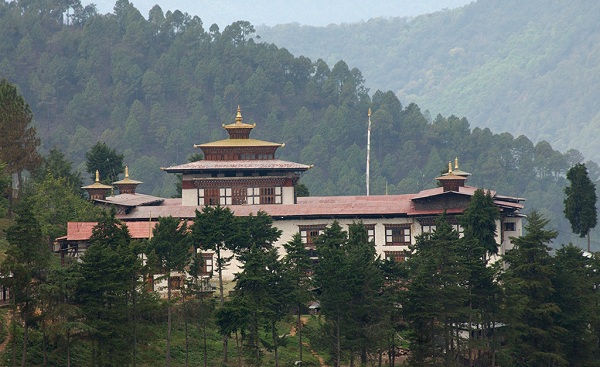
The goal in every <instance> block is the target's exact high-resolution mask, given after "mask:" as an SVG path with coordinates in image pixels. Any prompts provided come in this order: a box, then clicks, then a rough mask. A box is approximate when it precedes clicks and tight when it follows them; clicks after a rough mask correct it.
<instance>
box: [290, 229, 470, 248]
mask: <svg viewBox="0 0 600 367" xmlns="http://www.w3.org/2000/svg"><path fill="white" fill-rule="evenodd" d="M364 226H365V228H366V230H367V236H368V238H369V242H375V224H365V225H364ZM384 226H385V245H386V246H408V245H410V243H411V228H410V224H384ZM325 227H326V225H325V224H322V225H311V226H300V236H301V237H302V242H304V243H305V244H307V245H313V244H314V240H315V239H316V238H317V237H318V236H319V235H320V234H321V233H323V230H324V229H325ZM452 228H453V229H454V230H455V231H456V232H458V233H459V235H460V236H461V237H462V235H463V228H462V226H461V225H459V224H453V225H452ZM435 230H436V226H435V224H424V225H422V226H421V232H422V233H433V232H435Z"/></svg>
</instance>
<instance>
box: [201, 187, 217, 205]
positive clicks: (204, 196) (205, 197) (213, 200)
mask: <svg viewBox="0 0 600 367" xmlns="http://www.w3.org/2000/svg"><path fill="white" fill-rule="evenodd" d="M217 204H219V189H198V205H199V206H203V205H217Z"/></svg>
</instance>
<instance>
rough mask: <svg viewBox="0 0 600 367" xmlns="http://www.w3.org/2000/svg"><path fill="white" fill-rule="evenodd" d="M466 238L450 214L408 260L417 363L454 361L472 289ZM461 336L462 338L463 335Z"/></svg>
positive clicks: (407, 309)
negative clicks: (463, 247) (463, 249)
mask: <svg viewBox="0 0 600 367" xmlns="http://www.w3.org/2000/svg"><path fill="white" fill-rule="evenodd" d="M459 245H460V240H459V238H458V233H457V232H456V231H454V230H453V228H452V226H451V225H450V224H449V223H448V221H447V219H446V217H445V216H442V217H440V218H439V219H438V220H437V222H436V231H435V232H433V233H432V234H429V233H425V234H423V235H422V236H419V237H418V238H417V241H416V244H415V245H414V246H412V247H411V250H412V251H413V252H414V253H413V255H411V257H410V258H409V260H408V266H409V268H410V269H411V272H412V274H411V281H410V282H409V284H408V289H407V292H406V295H405V299H404V306H403V312H404V317H405V318H406V320H407V322H408V323H409V325H410V327H411V329H412V334H411V335H410V349H411V352H412V354H411V359H410V365H412V366H436V365H438V364H441V363H442V361H444V362H445V365H449V363H451V361H452V360H453V356H452V355H451V354H450V353H447V351H448V350H449V349H450V348H451V346H452V345H456V344H457V341H458V340H456V339H458V338H460V336H459V335H458V333H456V332H455V329H456V325H459V324H460V323H461V322H463V321H464V320H465V310H464V308H463V307H464V305H465V304H467V303H468V297H469V293H468V290H467V289H466V288H465V287H463V286H462V285H463V282H464V280H465V279H466V278H467V274H468V273H467V269H466V268H465V267H464V266H463V263H462V262H461V261H460V247H459ZM458 342H459V341H458Z"/></svg>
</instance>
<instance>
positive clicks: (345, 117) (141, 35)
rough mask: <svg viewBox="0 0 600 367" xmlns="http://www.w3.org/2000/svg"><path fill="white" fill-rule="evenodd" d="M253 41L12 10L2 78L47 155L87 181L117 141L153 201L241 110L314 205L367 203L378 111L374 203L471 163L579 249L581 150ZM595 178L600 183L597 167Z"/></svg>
mask: <svg viewBox="0 0 600 367" xmlns="http://www.w3.org/2000/svg"><path fill="white" fill-rule="evenodd" d="M437 16H441V15H436V16H435V17H437ZM419 19H421V18H419ZM205 27H206V28H208V29H206V28H205ZM253 31H254V28H253V26H252V25H251V24H249V23H247V22H243V21H240V22H235V23H233V24H231V25H229V26H227V27H225V28H224V29H223V30H219V29H218V27H217V26H214V25H213V26H206V25H203V23H202V20H201V19H200V18H199V17H197V16H190V15H188V14H184V13H181V12H178V11H175V12H167V13H163V11H162V10H161V9H160V8H159V7H154V8H153V9H152V11H151V12H150V14H149V18H148V19H146V18H144V16H142V14H140V12H139V11H138V10H137V9H136V8H135V7H133V5H131V4H129V3H128V1H127V0H119V1H118V2H117V4H116V6H115V11H114V13H111V14H105V15H103V14H98V13H97V12H96V11H95V9H94V8H93V7H85V8H84V7H81V6H79V5H77V4H76V5H74V6H73V7H71V8H67V7H61V5H55V6H54V5H51V4H49V3H47V2H45V1H29V2H18V3H15V2H10V3H6V2H0V50H1V52H0V55H1V56H0V57H1V58H2V59H1V60H0V77H5V78H7V79H8V80H9V81H10V82H12V83H15V84H16V85H18V87H19V88H20V91H21V93H22V94H23V96H24V97H25V99H26V101H27V102H28V103H29V104H30V105H31V107H32V110H33V112H34V116H35V122H36V126H37V130H38V135H39V136H40V137H41V138H42V146H43V149H44V150H45V151H47V150H49V149H51V148H53V147H57V148H58V149H60V150H62V151H63V152H64V153H65V154H66V157H67V158H68V159H70V160H72V161H73V162H74V163H75V167H79V170H80V171H81V172H84V171H85V169H84V163H83V162H84V160H85V153H86V152H87V151H89V149H90V148H91V147H92V146H94V145H95V144H96V143H97V142H98V141H102V142H105V143H106V144H107V145H108V146H109V147H112V148H114V149H116V150H117V151H118V152H120V153H123V154H124V155H125V160H124V163H125V164H127V165H129V172H130V174H131V177H132V178H134V179H136V180H140V181H143V182H144V184H143V185H142V186H140V190H139V191H140V192H145V193H152V194H155V195H163V196H170V195H173V194H174V193H175V187H176V181H177V179H176V177H174V176H172V175H168V174H166V173H164V172H162V171H160V170H159V167H161V166H163V167H164V166H168V165H171V164H175V163H183V162H185V160H186V159H187V157H188V156H189V155H190V154H192V153H195V152H194V150H193V148H192V147H193V144H199V143H204V142H208V141H212V140H216V139H219V138H224V137H225V133H224V131H223V129H222V128H221V125H222V124H223V123H230V122H232V121H233V119H234V116H235V111H236V108H237V106H238V105H241V108H242V113H243V116H244V122H249V123H253V122H256V124H257V128H256V129H255V130H254V132H253V137H255V138H258V139H263V140H269V141H275V142H284V143H285V144H286V145H285V147H284V148H282V149H280V157H281V158H282V159H286V160H292V161H296V162H301V163H305V164H314V165H315V167H314V168H313V169H311V170H310V171H309V172H308V173H307V174H305V175H304V176H303V178H302V182H303V183H305V184H306V185H307V186H308V188H309V190H310V192H311V194H312V195H349V194H364V193H365V173H364V167H365V157H366V125H367V110H368V108H371V109H372V110H373V115H372V120H373V134H372V148H373V149H372V150H373V151H372V162H371V179H372V181H371V193H372V194H384V193H385V192H386V190H387V192H389V193H406V192H416V191H418V190H421V189H424V188H427V187H432V186H434V185H435V180H434V178H435V177H436V176H438V175H439V174H440V172H441V171H442V170H444V169H445V168H446V167H447V162H448V161H449V160H453V159H454V157H459V159H460V162H461V169H463V170H465V171H468V172H472V173H473V176H472V178H471V179H470V181H469V183H470V184H472V185H478V186H481V187H486V188H489V189H493V190H497V191H498V192H499V193H501V194H507V195H514V196H522V197H525V198H527V202H526V206H527V208H528V210H532V209H537V210H539V211H541V212H542V213H543V214H544V215H545V216H546V217H548V218H550V219H552V221H553V222H552V226H553V227H554V228H557V229H559V230H560V231H561V237H559V241H560V242H568V241H571V240H573V241H575V240H577V238H574V237H571V236H570V228H569V225H568V223H567V222H566V221H565V220H564V218H563V214H562V207H563V204H562V200H563V198H564V194H563V188H564V186H565V179H564V174H565V172H566V170H567V169H568V168H569V167H571V166H572V165H573V164H575V163H578V162H581V161H584V157H583V156H582V155H581V154H580V153H579V152H578V151H574V150H571V151H568V152H566V153H564V154H563V153H561V152H559V151H557V150H554V149H553V148H552V147H551V145H550V144H548V143H546V142H540V143H537V144H534V143H532V141H531V140H530V139H528V138H527V137H525V136H517V135H516V134H515V135H511V134H509V133H502V134H493V133H492V132H491V131H490V130H488V129H480V128H475V129H471V127H470V125H469V122H468V121H467V119H466V118H459V117H455V116H454V115H451V114H449V116H447V117H444V116H442V115H438V116H433V117H432V116H429V114H428V113H423V112H422V110H427V109H431V108H430V107H429V106H424V107H421V108H420V107H419V106H417V105H416V104H406V105H405V106H404V105H403V104H402V102H401V100H399V99H398V98H397V96H396V95H395V94H394V93H393V92H391V91H387V92H386V91H373V92H372V93H369V91H368V90H367V89H366V87H365V79H364V78H363V75H362V74H361V72H360V71H359V70H358V69H356V68H350V67H348V65H347V64H346V63H345V62H343V61H340V62H337V63H335V65H328V64H327V63H325V62H324V61H323V60H320V59H318V60H316V61H315V60H310V59H308V58H306V57H303V56H297V57H296V56H294V55H292V54H291V53H290V52H288V51H287V50H286V49H284V48H279V47H277V46H275V45H273V44H267V43H259V42H258V41H257V40H255V39H254V38H253V36H254V35H253V33H254V32H253ZM401 66H402V67H404V65H401ZM406 67H408V65H406ZM390 70H392V69H391V68H390ZM470 102H473V101H471V100H469V99H465V101H464V103H465V104H469V103H470ZM508 120H512V117H511V118H509V119H508ZM588 169H589V170H590V175H591V177H592V179H593V180H594V181H597V180H598V178H599V177H600V170H599V169H598V166H597V165H596V164H595V163H593V162H589V163H588ZM88 179H89V178H88ZM592 238H594V237H592ZM560 242H559V243H560Z"/></svg>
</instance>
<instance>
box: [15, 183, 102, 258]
mask: <svg viewBox="0 0 600 367" xmlns="http://www.w3.org/2000/svg"><path fill="white" fill-rule="evenodd" d="M26 195H27V196H26V200H27V201H29V202H30V203H31V205H32V208H33V210H34V213H35V217H36V218H37V220H38V222H39V223H40V226H41V229H42V235H43V236H44V239H45V241H46V243H47V244H48V245H49V246H50V245H52V243H53V242H54V240H55V239H56V238H58V237H61V236H64V235H66V234H67V227H66V226H67V223H68V222H70V221H96V220H97V219H98V218H99V217H100V213H101V211H102V210H101V209H100V208H99V207H97V206H94V205H93V204H92V203H91V202H89V201H87V200H85V199H83V198H82V197H81V195H80V194H79V190H74V188H73V186H71V185H70V183H69V181H68V179H67V178H64V177H58V178H55V177H54V176H53V175H52V173H51V172H48V173H47V175H46V176H45V177H43V178H40V179H39V180H36V181H34V182H33V183H32V184H31V185H29V186H28V187H27V192H26Z"/></svg>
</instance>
